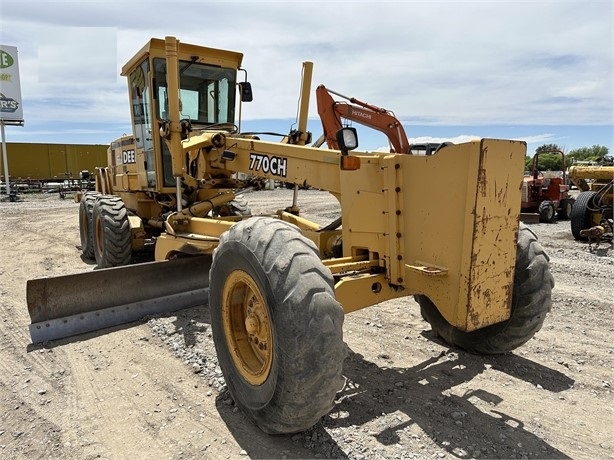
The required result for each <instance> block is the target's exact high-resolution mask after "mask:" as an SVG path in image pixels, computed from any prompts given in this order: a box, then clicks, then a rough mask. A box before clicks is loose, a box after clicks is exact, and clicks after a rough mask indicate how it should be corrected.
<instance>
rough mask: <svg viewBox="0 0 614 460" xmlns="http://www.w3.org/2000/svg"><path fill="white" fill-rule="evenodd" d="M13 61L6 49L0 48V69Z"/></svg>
mask: <svg viewBox="0 0 614 460" xmlns="http://www.w3.org/2000/svg"><path fill="white" fill-rule="evenodd" d="M14 63H15V61H14V60H13V57H12V56H11V55H10V54H9V53H7V52H6V51H2V50H0V69H6V68H7V67H10V66H12V65H13V64H14Z"/></svg>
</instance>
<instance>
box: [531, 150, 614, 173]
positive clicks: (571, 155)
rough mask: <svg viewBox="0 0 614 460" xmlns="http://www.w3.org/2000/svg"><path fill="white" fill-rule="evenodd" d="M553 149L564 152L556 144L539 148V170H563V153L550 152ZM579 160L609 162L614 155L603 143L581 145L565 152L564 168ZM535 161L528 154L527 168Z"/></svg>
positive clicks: (537, 151) (536, 151)
mask: <svg viewBox="0 0 614 460" xmlns="http://www.w3.org/2000/svg"><path fill="white" fill-rule="evenodd" d="M553 151H561V152H563V148H562V147H560V146H558V145H556V144H544V145H541V146H539V147H537V149H535V153H539V157H538V159H537V169H538V170H539V171H562V170H563V166H562V165H561V155H560V154H556V153H548V152H553ZM579 161H582V162H584V161H590V162H594V163H607V164H610V163H612V162H613V157H612V156H611V155H609V149H608V148H607V147H605V146H603V145H593V146H592V147H581V148H579V149H574V150H571V151H569V152H568V153H565V165H564V168H565V169H566V168H568V167H569V166H571V165H573V164H574V163H577V162H579ZM532 163H533V157H530V156H527V158H526V159H525V170H526V171H530V170H531V165H532Z"/></svg>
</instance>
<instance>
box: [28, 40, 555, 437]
mask: <svg viewBox="0 0 614 460" xmlns="http://www.w3.org/2000/svg"><path fill="white" fill-rule="evenodd" d="M241 60H242V55H241V54H239V53H235V52H230V51H222V50H217V49H212V48H205V47H200V46H194V45H188V44H185V43H179V42H178V41H177V40H176V39H175V38H173V37H166V39H165V40H159V39H152V40H151V41H149V42H148V43H147V44H146V45H145V46H144V47H143V48H142V49H141V50H140V51H139V52H138V53H137V54H136V55H135V56H134V58H132V59H131V60H130V61H129V62H128V63H127V64H126V65H125V66H124V67H123V70H122V74H123V75H125V76H126V77H128V88H129V93H130V101H131V113H132V123H133V129H134V131H133V134H132V136H128V137H124V138H121V139H119V140H118V141H115V142H114V143H113V144H112V146H111V149H110V158H109V165H108V167H107V168H103V169H100V170H99V171H98V178H97V180H98V184H97V193H98V194H96V195H92V194H86V195H85V196H84V197H83V201H82V203H81V205H82V206H81V210H82V213H81V215H82V219H81V221H82V222H81V224H82V225H81V227H82V237H83V238H82V239H83V251H84V253H85V254H86V255H91V254H92V252H93V254H94V257H95V258H96V260H97V261H98V264H99V265H100V266H101V267H105V266H110V265H121V264H124V263H126V262H128V260H129V254H130V253H131V252H132V251H133V250H134V249H135V248H138V247H139V246H140V245H141V244H142V242H144V241H146V240H147V239H148V238H149V239H153V240H154V241H155V258H156V262H150V263H145V264H132V265H128V266H125V267H114V268H107V269H101V270H95V271H92V272H88V273H83V274H79V275H70V276H64V277H57V278H45V279H37V280H30V281H29V282H28V286H27V297H28V308H29V311H30V316H31V319H32V324H31V326H30V331H31V335H32V340H33V342H40V341H44V340H53V339H57V338H61V337H65V336H68V335H71V334H77V333H81V332H84V331H91V330H96V329H101V328H103V327H105V326H109V325H112V324H120V323H126V322H129V321H134V320H136V319H139V318H140V317H142V316H144V315H148V314H152V313H156V312H169V311H173V310H176V309H179V308H184V307H188V306H193V305H202V304H205V303H207V302H208V304H209V306H210V309H211V327H212V332H213V339H214V342H215V347H216V352H217V358H218V361H219V365H220V367H221V369H222V372H223V374H224V377H225V379H226V382H227V385H228V389H229V391H230V393H231V395H232V397H233V398H234V400H235V403H236V404H237V406H239V407H240V408H241V409H242V410H243V411H244V412H245V413H246V414H247V415H248V416H249V417H250V418H251V419H253V420H254V422H255V423H256V424H257V425H258V426H260V428H261V429H262V430H264V431H265V432H268V433H292V432H296V431H300V430H304V429H307V428H309V427H310V426H312V425H313V424H315V423H316V422H317V421H318V420H319V418H320V417H322V416H323V415H324V414H326V413H328V411H330V409H331V408H332V407H333V404H334V398H335V394H336V392H337V391H338V390H340V389H341V387H342V385H343V378H342V368H343V360H344V358H345V354H346V347H345V344H344V342H343V334H342V326H343V319H344V313H350V312H352V311H355V310H358V309H361V308H364V307H367V306H372V305H375V304H378V303H380V302H383V301H386V300H389V299H394V298H399V297H406V296H410V295H414V296H415V299H416V300H417V302H418V304H419V305H420V308H421V312H422V316H423V317H424V318H425V319H426V320H427V321H428V322H429V323H430V324H431V325H432V327H433V329H434V331H435V332H436V333H437V334H439V335H440V336H442V337H443V338H444V339H445V340H447V341H448V342H449V343H450V344H453V345H458V346H460V347H463V348H465V349H466V350H469V351H471V352H474V353H503V352H507V351H510V350H513V349H515V348H516V347H518V346H520V345H522V344H523V343H525V342H526V341H527V340H529V339H530V338H531V337H533V335H534V334H535V333H536V332H537V331H538V330H539V329H540V327H541V325H542V323H543V321H544V317H545V315H546V313H547V312H548V311H549V309H550V305H551V288H552V286H553V280H552V277H551V275H550V271H549V266H548V257H547V256H546V254H545V253H544V251H543V250H542V248H541V246H540V245H539V243H538V242H537V240H536V237H535V235H534V234H533V233H532V232H531V231H530V230H529V229H528V228H527V227H525V226H523V225H522V224H521V225H520V227H519V221H518V216H519V212H520V185H521V182H522V177H523V167H524V158H525V151H526V146H525V144H524V143H522V142H517V141H509V140H495V139H482V140H479V141H472V142H468V143H464V144H458V145H448V146H446V147H445V148H443V149H440V150H439V151H438V152H437V153H435V154H433V155H428V156H426V155H411V154H406V153H383V152H379V153H369V152H358V151H356V150H355V148H356V147H357V142H358V141H357V138H356V131H355V130H353V129H352V128H342V129H341V130H339V132H338V134H337V136H336V140H337V142H338V146H339V150H331V149H320V148H314V147H310V146H307V145H306V144H307V143H308V142H309V139H310V134H309V133H308V132H307V131H306V126H307V112H308V103H309V93H310V82H311V72H312V65H311V63H304V66H303V83H302V88H301V104H300V108H299V120H298V129H297V130H295V131H291V132H290V133H288V135H286V136H284V137H283V139H282V140H281V142H269V141H263V140H260V139H259V138H258V137H257V136H256V135H254V134H248V133H241V132H240V130H239V129H238V127H237V126H236V125H235V124H234V121H235V118H236V117H235V87H237V86H238V88H239V91H238V92H239V94H240V95H241V99H242V100H249V99H251V94H250V86H249V84H248V83H247V82H245V81H244V82H241V83H238V82H237V74H238V71H240V70H241V68H240V65H241ZM240 107H241V106H240V104H239V111H240ZM236 173H245V174H247V175H249V176H252V177H255V178H260V179H274V180H278V181H282V182H292V183H294V184H301V185H310V186H313V187H316V188H318V189H322V190H327V191H329V192H330V193H331V194H332V195H334V196H335V197H336V198H337V199H338V201H339V203H340V205H341V206H340V209H341V211H340V216H339V218H338V219H336V220H335V221H334V222H331V223H330V224H328V225H325V226H320V225H317V224H315V223H313V222H310V221H308V220H307V219H305V218H302V217H300V216H299V215H297V211H298V206H297V203H296V200H295V202H293V203H292V204H293V206H290V210H291V211H292V212H287V211H285V210H279V211H277V212H276V213H274V214H272V215H269V216H249V215H243V214H245V212H241V211H245V210H244V209H243V210H242V209H240V207H237V206H234V205H233V201H236V197H237V195H239V194H240V193H242V192H243V191H244V188H245V187H246V186H247V184H245V183H243V182H242V181H241V180H239V179H237V177H236ZM434 183H442V184H446V186H445V187H433V184H434ZM407 305H408V307H410V306H411V305H412V303H410V302H408V303H407Z"/></svg>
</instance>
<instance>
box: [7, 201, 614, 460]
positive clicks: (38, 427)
mask: <svg viewBox="0 0 614 460" xmlns="http://www.w3.org/2000/svg"><path fill="white" fill-rule="evenodd" d="M246 198H247V199H248V200H249V202H250V206H251V207H252V211H253V212H254V213H262V212H270V211H274V210H276V209H278V208H284V207H286V206H288V205H289V204H290V203H291V191H288V190H276V191H262V192H254V193H251V194H249V195H247V196H246ZM299 205H300V206H301V208H302V211H303V212H302V215H303V216H305V217H308V218H312V219H314V220H316V221H318V222H319V223H322V224H324V223H328V222H330V221H331V220H333V219H334V217H335V216H336V215H337V212H338V206H337V205H336V202H335V200H334V199H333V198H332V197H330V195H328V194H325V193H323V192H318V191H311V190H309V191H301V193H300V195H299ZM77 210H78V205H77V204H75V203H73V202H71V201H70V200H68V199H67V200H60V199H59V198H58V197H57V195H47V196H38V195H37V196H29V195H26V196H24V201H22V202H19V203H8V202H3V203H0V215H1V216H2V219H1V221H0V232H1V233H2V235H3V244H2V249H1V251H0V253H1V254H2V261H3V263H2V267H1V268H0V282H1V284H0V294H1V296H2V297H1V299H2V304H1V305H0V311H1V312H2V313H1V315H2V316H0V327H1V328H2V330H1V334H0V336H1V338H0V350H2V353H1V354H0V356H1V359H0V370H1V371H2V372H1V376H0V389H1V390H2V391H1V392H0V457H4V458H28V459H30V458H67V459H71V460H76V459H86V458H87V459H89V458H110V459H115V458H170V459H188V458H351V459H392V458H575V459H594V458H614V444H613V442H612V439H613V436H612V435H613V434H614V433H613V431H612V426H614V405H613V399H612V392H611V384H612V371H613V370H614V346H613V345H612V333H613V332H614V321H613V319H612V318H613V315H612V309H613V307H614V287H613V283H612V280H613V279H614V251H613V249H612V247H611V245H610V244H602V245H600V247H599V248H597V249H595V250H593V251H589V249H588V247H587V245H586V244H584V243H580V242H576V241H574V240H573V238H572V237H571V232H570V229H569V222H568V221H558V222H555V223H553V224H537V225H533V226H532V229H533V230H534V231H535V233H536V234H537V235H538V236H539V239H540V242H541V243H542V245H543V246H544V248H545V249H546V251H547V252H548V254H549V255H550V258H551V271H552V273H553V276H554V278H555V283H556V285H555V288H554V291H553V310H552V312H551V313H550V314H549V316H548V317H547V319H546V321H545V323H544V326H543V328H542V330H541V331H540V332H539V333H538V334H537V335H536V336H535V337H534V338H533V339H532V340H530V341H529V342H528V343H527V344H526V345H525V346H523V347H521V348H520V349H518V350H516V351H515V352H513V353H509V354H506V355H501V356H495V357H480V356H475V355H471V354H468V353H465V352H464V351H462V350H459V349H455V348H450V347H448V346H447V345H446V344H444V343H443V342H441V340H439V339H438V338H437V337H436V336H435V335H434V334H433V333H432V332H431V330H430V326H429V325H428V324H427V323H425V322H424V321H423V320H422V318H421V315H420V312H419V309H418V306H417V304H416V303H415V302H414V301H413V300H412V299H411V298H405V299H397V300H394V301H389V302H385V303H383V304H380V305H377V306H374V307H371V308H367V309H364V310H360V311H358V312H355V313H351V314H349V315H347V316H346V318H345V323H344V340H345V341H346V344H347V347H348V353H349V354H348V358H347V360H346V361H345V363H344V376H345V378H346V385H345V387H344V389H343V390H342V391H341V392H340V393H339V394H338V397H337V401H336V405H335V407H334V409H333V411H332V412H331V413H330V414H329V415H328V416H325V417H324V418H322V420H321V421H320V422H319V423H318V424H317V425H316V426H314V427H313V428H312V429H309V430H307V431H305V432H302V433H298V434H294V435H288V436H268V435H265V434H263V433H261V432H260V431H259V430H258V429H256V428H254V427H253V426H252V424H251V423H250V422H249V421H248V420H247V419H246V418H245V417H244V416H243V415H242V413H241V412H240V411H239V410H238V409H237V408H236V407H235V406H234V403H233V401H232V399H231V398H230V396H229V394H228V391H227V389H226V384H225V382H224V379H223V377H222V375H221V371H220V369H219V366H218V363H217V359H216V356H215V349H214V345H213V340H212V336H211V329H210V316H209V309H208V307H207V306H201V307H196V308H192V309H188V310H182V311H180V312H177V313H176V314H174V315H169V316H164V317H155V318H150V319H149V320H147V321H146V323H143V324H139V325H135V326H134V327H129V328H124V327H119V328H113V330H111V331H104V333H103V332H98V333H91V334H85V335H83V336H80V337H79V338H77V339H64V340H60V341H55V342H52V343H47V344H45V345H44V346H40V345H32V344H30V343H29V336H28V332H27V324H28V322H29V319H28V317H27V310H26V309H25V293H24V286H25V281H26V280H27V279H30V278H33V277H39V276H57V275H60V274H68V273H77V272H82V271H87V270H91V269H92V268H93V267H92V265H91V264H88V263H87V262H86V261H83V260H81V259H80V258H79V247H78V245H79V236H78V222H77Z"/></svg>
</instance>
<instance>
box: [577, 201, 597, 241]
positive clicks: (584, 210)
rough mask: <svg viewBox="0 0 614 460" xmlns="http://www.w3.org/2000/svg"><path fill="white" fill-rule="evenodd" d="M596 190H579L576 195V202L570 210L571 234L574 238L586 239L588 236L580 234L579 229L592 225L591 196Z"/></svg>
mask: <svg viewBox="0 0 614 460" xmlns="http://www.w3.org/2000/svg"><path fill="white" fill-rule="evenodd" d="M595 195H597V192H592V191H588V192H581V193H580V194H578V196H577V197H576V202H575V203H574V205H573V209H572V210H571V234H572V235H573V237H574V238H575V239H576V240H580V241H586V240H587V239H588V238H587V237H585V236H580V231H581V230H585V229H587V228H591V227H592V226H593V221H592V219H591V210H590V208H591V207H592V206H593V203H592V202H593V198H594V197H595Z"/></svg>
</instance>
